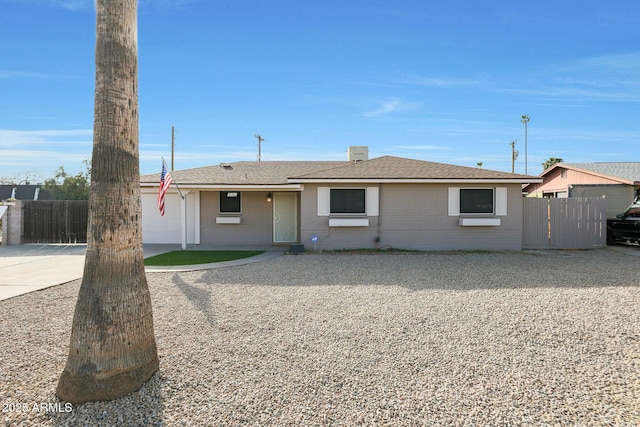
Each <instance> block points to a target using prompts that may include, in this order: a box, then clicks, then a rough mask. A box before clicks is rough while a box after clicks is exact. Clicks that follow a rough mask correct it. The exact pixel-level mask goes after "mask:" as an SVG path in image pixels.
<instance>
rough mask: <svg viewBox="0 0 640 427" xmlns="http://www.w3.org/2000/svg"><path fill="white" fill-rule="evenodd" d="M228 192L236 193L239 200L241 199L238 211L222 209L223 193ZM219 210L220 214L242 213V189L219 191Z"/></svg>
mask: <svg viewBox="0 0 640 427" xmlns="http://www.w3.org/2000/svg"><path fill="white" fill-rule="evenodd" d="M223 193H224V194H225V196H226V194H227V193H236V194H237V197H238V200H239V202H240V203H239V206H238V211H224V212H223V211H222V194H223ZM218 212H219V213H220V215H240V214H242V193H241V192H240V191H220V192H219V200H218Z"/></svg>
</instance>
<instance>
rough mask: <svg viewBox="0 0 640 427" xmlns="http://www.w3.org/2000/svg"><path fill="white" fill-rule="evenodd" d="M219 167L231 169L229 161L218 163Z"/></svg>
mask: <svg viewBox="0 0 640 427" xmlns="http://www.w3.org/2000/svg"><path fill="white" fill-rule="evenodd" d="M220 167H221V168H222V169H233V168H232V167H231V163H220Z"/></svg>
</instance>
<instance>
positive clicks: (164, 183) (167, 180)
mask: <svg viewBox="0 0 640 427" xmlns="http://www.w3.org/2000/svg"><path fill="white" fill-rule="evenodd" d="M172 182H173V178H171V175H170V174H169V172H167V168H166V167H165V166H164V162H162V172H160V189H159V190H158V210H159V211H160V215H162V216H164V195H165V194H166V193H167V190H168V189H169V187H170V186H171V183H172Z"/></svg>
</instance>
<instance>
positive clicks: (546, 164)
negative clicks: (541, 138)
mask: <svg viewBox="0 0 640 427" xmlns="http://www.w3.org/2000/svg"><path fill="white" fill-rule="evenodd" d="M556 163H562V159H561V158H560V157H549V158H548V159H547V160H545V161H544V162H543V163H542V170H543V171H546V170H547V169H549V168H550V167H551V166H553V165H555V164H556Z"/></svg>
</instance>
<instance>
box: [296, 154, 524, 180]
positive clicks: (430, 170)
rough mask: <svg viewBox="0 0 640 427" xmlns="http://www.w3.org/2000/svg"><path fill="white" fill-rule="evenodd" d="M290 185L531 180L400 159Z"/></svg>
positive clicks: (342, 169)
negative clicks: (323, 181)
mask: <svg viewBox="0 0 640 427" xmlns="http://www.w3.org/2000/svg"><path fill="white" fill-rule="evenodd" d="M290 178H291V179H290V181H293V182H297V181H304V180H309V179H314V180H315V179H327V180H331V179H469V180H474V179H518V178H522V179H523V180H528V179H530V178H532V177H530V176H526V175H518V174H512V173H509V172H500V171H494V170H489V169H482V168H472V167H467V166H456V165H450V164H446V163H435V162H428V161H424V160H415V159H406V158H403V157H394V156H382V157H377V158H375V159H370V160H365V161H360V162H351V163H347V164H346V165H343V166H341V167H335V168H332V169H325V170H320V171H314V172H310V173H307V174H304V175H297V176H293V177H290Z"/></svg>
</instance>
